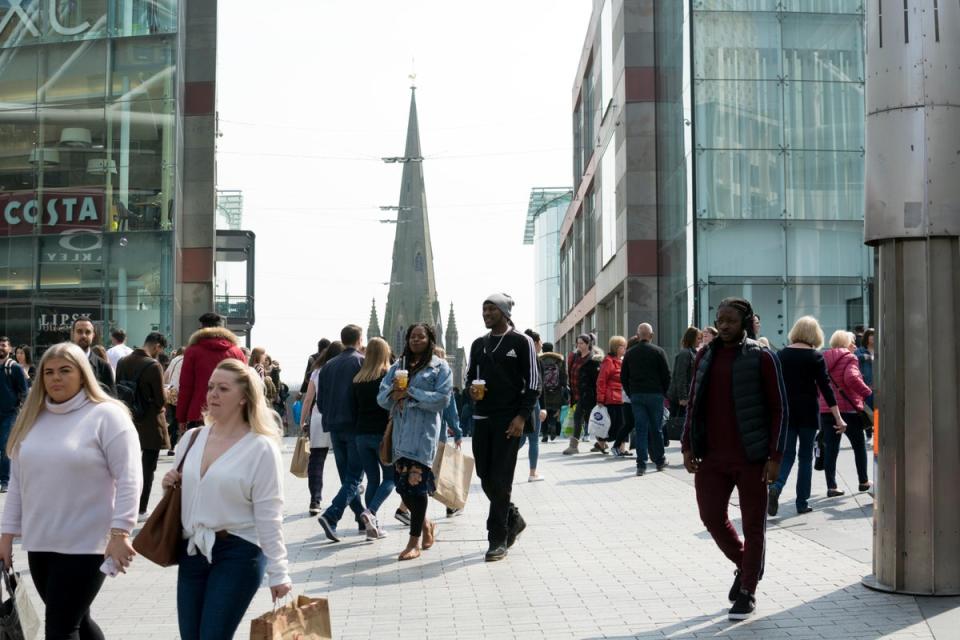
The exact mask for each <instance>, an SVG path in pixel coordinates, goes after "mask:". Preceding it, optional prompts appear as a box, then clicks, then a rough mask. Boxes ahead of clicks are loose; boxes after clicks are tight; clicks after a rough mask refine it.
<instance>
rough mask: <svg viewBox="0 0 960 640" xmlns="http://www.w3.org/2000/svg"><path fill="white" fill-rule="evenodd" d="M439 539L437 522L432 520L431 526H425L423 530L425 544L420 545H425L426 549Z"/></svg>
mask: <svg viewBox="0 0 960 640" xmlns="http://www.w3.org/2000/svg"><path fill="white" fill-rule="evenodd" d="M436 541H437V523H436V522H431V523H430V526H429V527H425V528H424V530H423V544H421V545H420V546H421V547H423V549H424V551H426V550H427V549H429V548H430V547H432V546H433V543H434V542H436Z"/></svg>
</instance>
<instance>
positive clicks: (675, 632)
mask: <svg viewBox="0 0 960 640" xmlns="http://www.w3.org/2000/svg"><path fill="white" fill-rule="evenodd" d="M761 585H762V583H761ZM760 591H761V592H762V586H761V589H760ZM718 595H719V597H723V595H722V594H718ZM873 598H877V599H883V598H887V599H889V600H890V602H891V604H901V603H912V604H915V600H914V599H913V598H912V597H910V596H891V595H888V594H881V593H876V592H873V591H870V590H869V589H867V588H866V587H864V586H862V585H861V584H859V583H854V584H850V585H847V586H846V587H843V588H841V589H837V590H836V591H834V592H832V593H830V594H827V595H824V596H821V597H819V598H816V599H815V600H811V601H809V602H805V603H803V604H801V605H798V606H795V607H792V608H790V609H785V610H783V611H778V612H777V613H773V614H770V615H764V613H763V605H764V602H763V599H762V597H761V599H760V600H758V602H757V613H756V616H755V617H754V618H753V619H751V620H747V621H744V622H733V621H730V620H728V619H727V609H721V610H719V611H715V612H714V613H710V614H704V615H700V616H695V617H693V618H689V619H687V620H684V621H682V622H678V623H675V624H670V625H666V626H662V627H657V628H656V629H649V628H647V629H644V630H638V631H637V633H635V634H630V635H622V636H614V635H604V636H586V637H585V638H584V640H627V639H628V638H691V639H692V638H712V637H720V638H752V639H756V638H764V637H776V638H782V637H787V634H789V635H803V636H810V635H811V634H812V633H816V632H817V631H823V632H825V633H828V634H830V635H831V637H833V635H836V637H842V636H843V635H844V634H846V635H847V636H849V637H854V636H855V637H874V638H880V637H886V636H888V635H891V634H895V633H897V632H899V631H902V630H903V629H906V628H907V627H912V626H915V625H916V624H917V623H918V619H920V620H922V618H921V617H919V616H918V615H916V614H915V613H914V614H908V613H902V614H901V615H898V611H897V610H896V608H895V607H892V609H893V610H892V611H890V614H889V615H888V616H887V617H886V618H884V619H879V618H871V619H869V620H865V619H863V618H859V617H857V616H856V615H853V614H851V613H850V612H849V611H850V608H851V607H852V606H855V605H856V604H857V603H858V602H862V601H864V600H867V599H873ZM707 606H708V605H707ZM707 606H705V607H704V608H707ZM838 627H839V629H838ZM811 630H812V631H811Z"/></svg>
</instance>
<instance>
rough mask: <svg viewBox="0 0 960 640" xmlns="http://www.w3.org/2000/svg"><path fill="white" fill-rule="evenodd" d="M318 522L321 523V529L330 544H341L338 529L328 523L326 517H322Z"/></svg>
mask: <svg viewBox="0 0 960 640" xmlns="http://www.w3.org/2000/svg"><path fill="white" fill-rule="evenodd" d="M317 522H319V523H320V528H322V529H323V534H324V535H325V536H327V540H329V541H330V542H340V537H339V536H337V528H336V527H334V526H333V525H332V524H330V522H329V521H327V517H326V516H320V517H319V518H317Z"/></svg>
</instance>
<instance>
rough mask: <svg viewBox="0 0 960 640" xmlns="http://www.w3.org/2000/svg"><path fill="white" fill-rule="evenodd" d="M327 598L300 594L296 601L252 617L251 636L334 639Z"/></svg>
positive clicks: (266, 639)
mask: <svg viewBox="0 0 960 640" xmlns="http://www.w3.org/2000/svg"><path fill="white" fill-rule="evenodd" d="M332 638H333V632H332V631H331V629H330V604H329V603H328V602H327V599H326V598H308V597H307V596H297V600H296V602H291V603H289V604H287V605H284V606H282V607H280V608H279V609H275V610H273V611H270V612H268V613H265V614H263V615H262V616H260V617H259V618H254V619H253V620H251V621H250V640H331V639H332Z"/></svg>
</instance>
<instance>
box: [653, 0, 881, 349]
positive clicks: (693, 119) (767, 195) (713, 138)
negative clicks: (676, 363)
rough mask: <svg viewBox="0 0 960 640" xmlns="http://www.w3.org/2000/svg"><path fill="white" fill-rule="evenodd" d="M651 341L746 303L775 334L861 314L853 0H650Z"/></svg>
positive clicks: (865, 251) (865, 276) (859, 76)
mask: <svg viewBox="0 0 960 640" xmlns="http://www.w3.org/2000/svg"><path fill="white" fill-rule="evenodd" d="M656 22H657V33H658V37H657V95H658V102H657V122H658V142H659V144H658V149H657V165H658V166H657V189H658V211H659V216H658V235H659V248H658V253H659V256H658V260H659V262H660V266H661V269H660V286H659V307H660V314H659V315H660V325H661V331H660V334H661V341H662V342H663V343H664V344H665V345H669V346H673V345H674V344H676V343H678V342H679V338H680V335H681V334H682V331H683V329H684V327H685V326H686V324H687V323H689V322H692V323H694V324H697V325H698V326H704V325H707V324H712V322H713V318H714V316H715V314H716V307H717V304H718V303H719V301H720V300H721V299H723V298H724V297H727V296H734V295H736V296H742V297H745V298H747V299H749V300H751V302H752V303H753V304H754V307H755V308H756V310H757V313H758V314H759V315H760V316H761V320H762V332H761V333H762V334H763V335H765V336H767V337H768V338H769V339H770V341H771V344H773V345H774V346H779V345H782V344H785V343H786V342H787V333H788V332H789V330H790V327H791V325H792V322H793V321H794V320H795V319H796V318H798V317H800V316H802V315H807V314H810V315H814V316H816V317H817V318H818V319H819V320H820V322H821V324H822V325H823V327H824V331H825V332H826V333H827V335H828V336H829V335H830V332H832V331H833V330H835V329H839V328H847V329H849V328H852V327H854V326H856V325H858V324H864V323H866V322H867V321H868V319H869V309H870V305H869V298H870V296H869V291H870V285H871V283H872V277H873V260H872V251H871V250H870V249H869V248H867V247H865V246H864V244H863V212H864V122H865V117H864V16H863V5H862V3H861V2H860V1H859V0H693V2H691V3H689V4H688V3H686V2H677V3H664V2H660V3H657V5H656Z"/></svg>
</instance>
